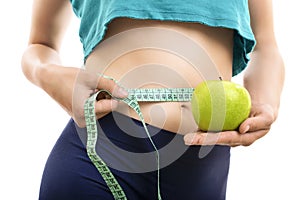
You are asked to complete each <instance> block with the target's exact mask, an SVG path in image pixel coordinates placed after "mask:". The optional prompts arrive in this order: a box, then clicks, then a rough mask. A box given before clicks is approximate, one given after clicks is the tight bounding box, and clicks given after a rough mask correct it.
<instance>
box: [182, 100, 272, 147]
mask: <svg viewBox="0 0 300 200" xmlns="http://www.w3.org/2000/svg"><path fill="white" fill-rule="evenodd" d="M275 119H276V117H275V112H274V110H273V109H272V107H271V106H270V105H267V104H255V103H253V104H252V108H251V113H250V116H249V118H248V119H246V120H245V121H244V122H243V123H242V124H241V125H240V127H239V129H238V130H237V131H224V132H218V133H207V132H201V131H199V132H196V133H188V134H186V135H185V136H184V141H185V144H186V145H216V144H218V145H228V146H232V147H235V146H241V145H242V146H249V145H251V144H252V143H254V142H255V141H256V140H258V139H259V138H261V137H263V136H265V135H266V134H267V133H268V132H269V131H270V128H271V125H272V123H273V122H274V121H275Z"/></svg>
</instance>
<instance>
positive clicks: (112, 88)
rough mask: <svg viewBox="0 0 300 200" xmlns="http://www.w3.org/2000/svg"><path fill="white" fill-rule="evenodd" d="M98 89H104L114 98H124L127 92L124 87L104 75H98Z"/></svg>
mask: <svg viewBox="0 0 300 200" xmlns="http://www.w3.org/2000/svg"><path fill="white" fill-rule="evenodd" d="M97 88H98V89H99V90H102V89H103V90H106V91H108V92H109V93H111V94H112V96H113V97H116V98H125V97H127V95H128V93H127V91H126V90H125V88H123V87H121V86H119V85H118V84H117V83H116V82H115V81H114V80H112V79H108V78H105V77H99V81H98V86H97Z"/></svg>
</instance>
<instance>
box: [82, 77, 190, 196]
mask: <svg viewBox="0 0 300 200" xmlns="http://www.w3.org/2000/svg"><path fill="white" fill-rule="evenodd" d="M104 78H110V77H105V76H104ZM110 79H111V78H110ZM112 80H114V79H112ZM193 91H194V89H193V88H140V89H128V90H127V92H128V97H127V98H124V99H119V100H122V101H123V102H124V103H126V104H127V105H128V106H129V107H131V108H132V109H133V110H134V111H135V112H136V113H137V114H138V115H139V118H140V120H141V122H142V124H143V127H144V129H145V131H146V133H147V136H148V138H149V140H150V142H151V144H152V146H153V148H154V150H155V152H156V157H157V180H158V184H157V190H158V194H157V195H158V199H159V200H161V199H162V197H161V194H160V185H159V180H160V173H159V166H160V164H159V160H160V159H159V152H158V149H157V148H156V145H155V144H154V142H153V141H152V138H151V136H150V133H149V131H148V129H147V126H146V123H145V120H144V117H143V114H142V112H141V110H140V106H139V103H138V102H187V101H190V100H191V98H192V95H193ZM100 92H106V93H108V94H109V95H111V94H110V92H108V91H106V90H101V91H98V92H97V93H95V94H93V95H92V96H91V97H90V98H88V99H87V101H86V102H85V105H84V114H85V121H86V128H87V147H86V148H87V154H88V156H89V158H90V159H91V161H92V163H93V164H94V165H95V167H96V168H97V170H98V171H99V173H100V174H101V176H102V177H103V179H104V181H105V182H106V184H107V186H108V188H109V189H110V191H111V192H112V194H113V196H114V199H116V200H127V198H126V195H125V192H124V191H123V189H122V187H121V186H120V185H119V183H118V181H117V179H116V178H115V177H114V175H113V173H112V172H111V171H110V169H109V168H108V166H107V165H106V163H105V162H104V161H103V160H102V159H101V158H100V157H99V156H98V154H97V152H96V143H97V137H98V131H97V123H96V115H95V101H96V97H97V95H98V94H99V93H100ZM111 96H112V95H111ZM112 97H113V96H112Z"/></svg>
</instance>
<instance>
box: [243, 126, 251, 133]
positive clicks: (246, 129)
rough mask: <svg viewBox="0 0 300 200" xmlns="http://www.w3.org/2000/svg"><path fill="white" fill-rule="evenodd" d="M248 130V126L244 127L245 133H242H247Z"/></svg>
mask: <svg viewBox="0 0 300 200" xmlns="http://www.w3.org/2000/svg"><path fill="white" fill-rule="evenodd" d="M249 129H250V126H249V125H247V126H246V128H245V131H244V133H247V132H248V131H249Z"/></svg>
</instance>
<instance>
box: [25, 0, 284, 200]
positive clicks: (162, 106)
mask: <svg viewBox="0 0 300 200" xmlns="http://www.w3.org/2000/svg"><path fill="white" fill-rule="evenodd" d="M72 9H73V11H74V12H75V14H76V15H77V16H79V17H80V18H81V26H80V37H81V38H80V39H81V41H82V43H83V49H84V55H85V57H84V64H85V69H80V68H78V67H67V66H62V64H61V62H60V56H59V49H60V45H61V43H62V41H63V36H64V33H65V31H66V28H65V27H67V24H68V23H69V21H70V18H71V16H72V13H71V12H72ZM250 18H251V23H250ZM272 20H273V19H272V1H271V0H264V1H261V0H249V1H247V0H243V1H221V2H220V1H217V0H214V1H205V0H198V1H192V0H189V1H151V2H149V1H143V0H140V1H134V0H128V1H126V2H123V1H112V0H111V1H97V2H96V1H84V0H71V1H68V0H35V1H34V6H33V16H32V26H31V34H30V38H29V46H28V48H27V49H26V51H25V53H24V55H23V59H22V69H23V72H24V74H25V76H26V77H27V78H28V79H29V80H30V81H31V82H32V83H34V84H36V85H37V86H38V87H40V88H42V89H43V90H45V92H46V93H47V94H48V95H50V96H51V97H52V98H53V99H54V100H55V101H57V103H59V104H60V105H61V106H62V107H63V108H64V109H65V110H66V112H68V113H69V114H70V116H71V117H72V119H71V120H70V122H69V123H68V124H67V126H66V128H65V130H64V131H63V133H62V135H61V137H60V138H59V140H58V141H57V143H56V145H55V147H54V148H53V150H52V152H51V154H50V156H49V159H48V161H47V164H46V167H45V171H44V174H43V179H42V184H41V189H40V199H113V195H112V193H111V192H110V191H109V188H108V186H107V184H106V183H105V181H104V180H103V176H101V175H100V174H99V172H98V171H97V169H96V168H95V167H94V165H93V163H92V162H91V160H90V159H89V157H88V156H87V153H86V146H85V145H86V133H85V131H84V130H85V129H84V127H85V117H84V102H85V101H86V99H88V98H89V97H90V96H91V95H92V94H94V93H95V92H97V91H99V90H102V89H104V90H107V91H109V92H110V93H112V95H113V96H114V97H116V98H111V97H110V96H109V95H103V94H102V95H99V96H98V99H97V102H96V104H95V113H96V117H97V119H98V123H99V125H100V126H99V127H100V131H99V132H100V133H99V134H100V136H99V139H101V138H102V139H103V138H104V139H103V140H102V139H101V140H102V141H101V144H98V145H97V152H98V154H101V157H103V158H104V160H105V161H106V162H107V163H108V165H109V167H110V170H111V171H112V174H113V175H114V176H115V178H116V180H117V181H118V183H119V185H120V187H121V188H122V189H123V191H124V193H125V195H126V197H127V198H128V199H156V198H157V197H158V198H162V199H184V198H185V199H214V200H216V199H225V197H226V183H227V176H228V170H229V157H230V147H231V146H239V145H244V146H247V145H250V144H252V143H253V142H255V141H256V140H257V139H259V138H261V137H263V136H264V135H265V134H267V132H268V131H269V130H270V127H271V125H272V123H273V122H274V121H275V119H276V117H277V115H278V108H279V102H280V94H281V90H282V86H283V79H284V67H283V61H282V58H281V55H280V53H279V50H278V48H277V45H276V40H275V37H274V32H273V22H272ZM142 37H143V38H142ZM168 38H170V41H171V42H170V43H168V44H167V46H163V45H162V44H164V41H166V40H167V39H168ZM176 38H177V39H176ZM149 41H150V45H151V44H152V45H153V44H154V45H153V46H152V47H151V48H149V47H148V46H144V44H145V42H146V44H149ZM147 42H148V43H147ZM255 42H256V45H255V47H254V44H255ZM161 45H162V46H161ZM168 45H170V46H168ZM193 45H196V47H195V48H194V49H193V51H192V52H190V51H189V49H190V48H192V46H193ZM184 46H187V48H183V47H184ZM120 49H122V51H121V50H120ZM174 49H181V50H182V49H183V50H182V51H181V53H182V54H185V55H184V56H181V55H178V52H176V51H175V53H174V52H173V50H174ZM251 51H252V53H251V60H250V62H249V63H248V58H247V54H248V53H250V52H251ZM172 52H173V53H172ZM190 54H193V55H196V57H197V55H199V57H200V56H201V57H200V58H203V59H202V60H203V62H205V63H206V64H207V65H206V66H205V67H203V66H202V64H199V63H196V65H198V64H199V66H197V67H195V65H194V64H195V63H193V62H189V61H190V60H186V59H182V57H183V58H186V57H188V56H189V55H190ZM246 66H247V68H246V70H245V76H244V86H245V87H246V88H247V90H248V91H249V93H250V95H251V99H252V109H251V114H250V116H249V118H248V119H247V120H245V121H244V122H243V123H242V124H241V125H240V127H239V129H238V130H236V131H224V132H220V133H218V135H217V136H218V137H217V138H215V139H214V140H209V139H207V138H210V137H209V136H212V137H213V138H214V136H215V135H211V134H210V133H204V132H199V131H197V127H196V125H195V123H194V120H193V119H192V115H191V111H190V105H189V104H188V103H182V102H160V103H157V102H156V103H141V104H140V109H141V112H142V113H143V116H144V119H145V122H146V123H147V124H149V125H148V129H149V132H150V134H152V138H153V142H154V145H155V146H156V147H157V148H158V149H159V153H160V155H161V156H160V168H161V170H160V177H159V180H157V171H156V168H155V165H154V164H153V163H156V160H155V156H153V155H152V154H150V153H149V152H153V144H151V142H150V141H149V138H147V137H145V133H144V129H143V126H142V123H141V121H140V117H139V116H138V115H137V114H136V113H135V112H134V111H133V110H130V109H127V108H128V106H127V105H124V104H123V103H122V102H120V101H118V100H116V99H122V98H126V97H127V95H128V94H127V92H126V91H125V90H124V88H123V87H121V86H120V84H122V85H123V86H124V87H125V88H138V87H144V88H153V87H168V88H176V87H195V86H196V85H197V84H199V83H200V82H201V81H203V80H205V79H208V77H209V76H210V75H209V74H210V72H211V73H212V74H214V75H216V76H215V77H216V79H217V78H218V77H219V76H220V77H221V78H222V79H223V80H231V77H232V76H234V75H236V74H238V73H240V72H241V71H242V70H243V69H244V68H245V67H246ZM205 70H208V71H210V72H208V73H207V72H203V71H205ZM215 72H217V73H215ZM203 74H204V75H203ZM103 75H104V76H103ZM107 77H113V78H114V79H115V80H117V81H118V82H119V83H120V84H117V83H116V82H115V81H114V80H112V79H110V78H107ZM112 110H114V112H111V111H112ZM141 135H143V136H141ZM143 137H145V138H143ZM105 138H106V139H107V138H109V139H108V140H105ZM166 146H168V148H165V147H166ZM204 146H207V147H210V148H209V152H208V153H207V155H206V154H205V155H204V156H202V157H201V158H199V150H200V149H201V148H204ZM120 149H122V151H121V150H120ZM123 150H124V151H123ZM172 150H173V151H172ZM121 152H122V153H121ZM124 152H126V153H124ZM132 155H134V156H132ZM140 155H142V157H141V159H137V157H139V156H140ZM148 155H149V156H148ZM143 156H144V157H143ZM147 156H148V157H147ZM143 158H144V159H143ZM143 161H144V163H143ZM124 166H125V167H124ZM149 166H150V167H149ZM157 186H158V187H157ZM116 198H118V197H116ZM119 199H121V197H120V198H119Z"/></svg>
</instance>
